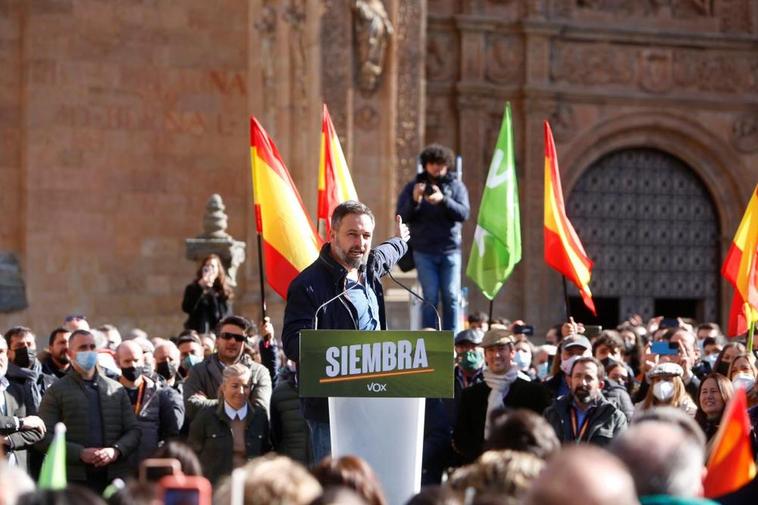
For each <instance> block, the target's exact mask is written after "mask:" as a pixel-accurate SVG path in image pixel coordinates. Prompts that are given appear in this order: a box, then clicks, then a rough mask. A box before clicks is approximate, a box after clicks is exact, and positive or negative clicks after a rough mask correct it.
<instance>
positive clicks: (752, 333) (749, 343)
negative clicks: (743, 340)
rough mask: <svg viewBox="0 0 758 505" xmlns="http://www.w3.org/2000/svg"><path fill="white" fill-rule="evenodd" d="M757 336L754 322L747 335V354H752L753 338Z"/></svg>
mask: <svg viewBox="0 0 758 505" xmlns="http://www.w3.org/2000/svg"><path fill="white" fill-rule="evenodd" d="M754 336H755V321H752V322H751V323H750V326H748V333H747V352H749V353H752V352H753V337H754Z"/></svg>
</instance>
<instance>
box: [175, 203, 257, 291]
mask: <svg viewBox="0 0 758 505" xmlns="http://www.w3.org/2000/svg"><path fill="white" fill-rule="evenodd" d="M225 210H226V207H225V206H224V201H223V200H222V199H221V195H218V194H213V195H211V197H210V198H209V199H208V203H206V204H205V214H204V215H203V233H202V234H200V235H199V236H198V237H196V238H188V239H185V240H184V244H185V248H186V252H185V254H186V257H187V259H189V260H191V261H193V262H197V261H199V260H201V259H202V258H204V257H206V256H208V255H209V254H217V255H218V256H219V257H220V258H221V262H222V263H223V264H224V268H225V269H226V276H227V278H228V279H229V284H230V285H231V286H232V287H234V286H236V285H237V269H238V268H239V266H240V265H241V264H242V263H243V262H244V261H245V243H244V242H241V241H239V240H234V238H233V237H232V236H231V235H229V234H228V233H227V232H226V227H227V224H228V217H227V215H226V212H224V211H225Z"/></svg>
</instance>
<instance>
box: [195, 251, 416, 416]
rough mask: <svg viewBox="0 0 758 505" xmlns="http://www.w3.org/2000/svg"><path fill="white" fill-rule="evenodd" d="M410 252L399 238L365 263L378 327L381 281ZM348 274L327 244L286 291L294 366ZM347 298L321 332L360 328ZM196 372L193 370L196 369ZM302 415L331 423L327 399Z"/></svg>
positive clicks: (331, 310)
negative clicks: (303, 341)
mask: <svg viewBox="0 0 758 505" xmlns="http://www.w3.org/2000/svg"><path fill="white" fill-rule="evenodd" d="M407 251H408V245H407V244H406V243H405V242H403V240H402V239H400V238H397V237H395V238H391V239H389V240H386V241H385V242H382V243H381V244H379V245H378V246H377V247H375V248H374V249H372V250H371V252H370V253H369V255H368V261H367V262H366V286H367V287H369V288H370V289H372V290H373V291H374V294H375V295H376V301H377V303H378V305H379V325H380V328H381V329H382V330H386V329H387V318H386V314H385V310H384V291H383V290H382V283H381V277H382V276H384V275H385V274H386V273H387V272H388V271H389V270H390V269H391V268H392V266H393V265H394V264H395V263H397V262H398V261H400V258H402V257H403V255H404V254H405V253H406V252H407ZM346 277H347V270H345V268H344V267H343V266H342V265H340V264H339V263H337V262H336V261H335V260H334V258H332V255H331V245H330V244H328V243H327V244H324V246H323V247H322V248H321V252H320V254H319V257H318V258H317V259H316V261H314V262H313V263H311V264H310V265H309V266H308V267H306V269H305V270H303V271H302V272H300V274H299V275H298V276H297V277H295V279H294V280H293V281H292V282H291V283H290V286H289V289H288V290H287V306H286V307H285V308H284V325H283V326H284V327H283V328H282V341H283V342H284V354H286V355H287V357H288V358H289V359H291V360H292V361H294V362H296V363H297V362H298V361H299V360H300V331H301V330H305V329H312V328H313V316H314V315H315V312H316V309H318V308H319V307H320V306H321V304H323V303H324V302H326V301H327V300H329V299H331V298H333V297H334V296H336V295H338V294H339V293H340V292H342V291H343V290H344V289H345V279H346ZM346 298H347V297H344V296H343V297H340V298H338V299H336V300H334V301H333V303H330V304H328V305H327V306H326V307H324V308H323V309H321V310H320V311H319V314H318V327H319V329H327V328H328V329H331V330H355V329H357V328H358V324H357V320H358V312H357V311H356V309H355V307H354V306H353V304H351V303H350V302H349V301H348V300H346ZM193 370H194V369H193ZM303 413H304V415H305V418H306V419H308V420H314V421H319V422H324V423H328V422H329V409H328V407H327V400H326V398H304V399H303Z"/></svg>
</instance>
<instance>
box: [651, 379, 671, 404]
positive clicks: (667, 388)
mask: <svg viewBox="0 0 758 505" xmlns="http://www.w3.org/2000/svg"><path fill="white" fill-rule="evenodd" d="M653 396H655V397H656V399H658V401H662V402H665V401H668V400H670V399H671V397H672V396H674V383H673V382H671V381H659V382H656V383H655V384H653Z"/></svg>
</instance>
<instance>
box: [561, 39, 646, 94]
mask: <svg viewBox="0 0 758 505" xmlns="http://www.w3.org/2000/svg"><path fill="white" fill-rule="evenodd" d="M552 52H553V54H552V55H551V58H550V60H551V67H550V76H551V78H552V80H553V81H555V82H565V83H569V84H583V85H590V86H591V85H608V84H619V85H630V84H632V83H633V79H634V68H635V64H634V59H635V58H634V54H632V53H631V52H629V51H624V50H620V49H619V48H617V47H612V46H610V45H607V44H602V45H601V44H586V43H555V44H553V47H552Z"/></svg>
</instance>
